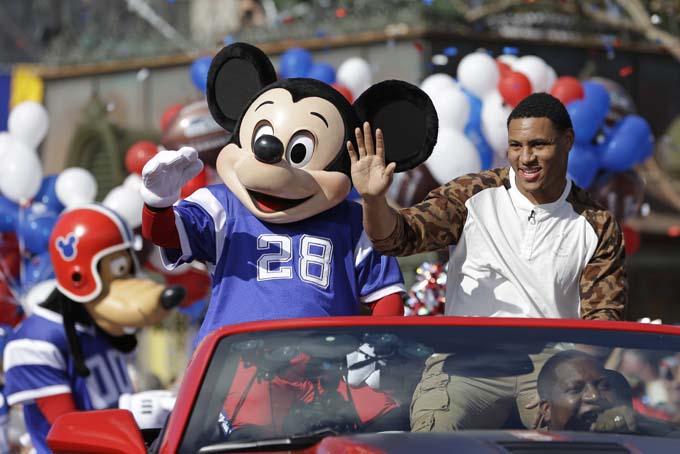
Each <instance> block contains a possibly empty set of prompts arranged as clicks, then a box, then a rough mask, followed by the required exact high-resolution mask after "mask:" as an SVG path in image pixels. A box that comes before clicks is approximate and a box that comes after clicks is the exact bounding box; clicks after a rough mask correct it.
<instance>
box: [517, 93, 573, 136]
mask: <svg viewBox="0 0 680 454" xmlns="http://www.w3.org/2000/svg"><path fill="white" fill-rule="evenodd" d="M515 118H549V119H550V121H552V123H553V125H554V126H555V129H557V130H558V131H559V132H564V131H566V130H567V129H572V125H571V118H570V117H569V113H568V112H567V109H566V108H565V107H564V104H562V103H561V102H560V100H559V99H557V98H555V97H554V96H552V95H549V94H548V93H533V94H531V95H529V96H527V97H526V98H524V99H523V100H522V101H520V103H519V104H517V107H515V108H514V109H512V112H510V115H509V116H508V123H507V125H508V126H510V120H513V119H515Z"/></svg>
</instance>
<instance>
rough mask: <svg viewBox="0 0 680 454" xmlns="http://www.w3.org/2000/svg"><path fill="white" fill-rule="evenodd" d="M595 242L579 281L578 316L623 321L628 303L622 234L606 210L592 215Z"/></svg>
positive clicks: (589, 318)
mask: <svg viewBox="0 0 680 454" xmlns="http://www.w3.org/2000/svg"><path fill="white" fill-rule="evenodd" d="M594 224H595V225H596V226H597V227H599V228H597V229H596V230H597V231H598V238H599V242H598V245H597V249H596V250H595V253H594V254H593V257H592V258H591V259H590V262H588V264H587V265H586V267H585V268H584V269H583V273H582V274H581V280H580V282H579V287H580V295H581V318H583V319H587V320H623V319H624V317H625V310H626V307H627V305H628V279H627V277H626V269H625V261H626V253H625V250H624V243H623V233H622V232H621V228H620V226H619V224H618V222H616V219H614V217H613V215H612V214H611V213H609V212H607V211H600V212H599V213H597V214H596V215H595V219H594Z"/></svg>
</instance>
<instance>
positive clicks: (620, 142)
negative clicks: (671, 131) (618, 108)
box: [602, 115, 654, 171]
mask: <svg viewBox="0 0 680 454" xmlns="http://www.w3.org/2000/svg"><path fill="white" fill-rule="evenodd" d="M653 150H654V136H653V135H652V131H651V129H650V127H649V124H648V123H647V121H645V119H644V118H642V117H640V116H638V115H627V116H626V117H624V118H623V119H622V120H621V121H619V122H618V123H617V124H616V125H614V128H613V130H612V135H611V138H610V139H609V141H607V142H606V143H605V144H604V145H603V147H602V167H604V168H606V169H608V170H613V171H622V170H627V169H629V168H631V167H632V166H633V165H635V164H636V163H638V162H641V161H643V160H645V159H647V158H648V157H649V155H650V154H651V153H652V151H653Z"/></svg>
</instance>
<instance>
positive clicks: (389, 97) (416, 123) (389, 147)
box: [354, 80, 439, 172]
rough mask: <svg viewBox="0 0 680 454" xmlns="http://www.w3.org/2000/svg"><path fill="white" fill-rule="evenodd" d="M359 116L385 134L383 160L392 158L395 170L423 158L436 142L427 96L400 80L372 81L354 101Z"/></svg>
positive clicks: (434, 117)
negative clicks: (374, 82)
mask: <svg viewBox="0 0 680 454" xmlns="http://www.w3.org/2000/svg"><path fill="white" fill-rule="evenodd" d="M354 109H355V110H356V112H357V116H358V117H359V120H360V121H361V123H362V124H363V122H365V121H368V122H369V123H370V124H371V128H372V129H373V130H374V131H375V130H376V129H377V128H380V129H381V130H382V132H383V137H384V138H385V161H386V162H387V163H390V162H396V163H397V168H396V171H397V172H403V171H405V170H409V169H412V168H414V167H416V166H418V165H419V164H421V163H422V162H424V161H425V160H426V159H427V158H428V157H429V156H430V154H432V149H433V148H434V144H435V143H436V142H437V129H438V124H439V121H438V119H437V112H436V111H435V110H434V105H433V104H432V101H431V100H430V97H429V96H427V95H426V94H425V92H424V91H422V90H421V89H420V88H418V87H416V86H414V85H411V84H409V83H407V82H403V81H401V80H386V81H384V82H380V83H378V84H375V85H373V86H372V87H370V88H369V89H368V90H366V91H365V92H364V93H362V95H361V96H359V99H357V100H356V101H355V103H354Z"/></svg>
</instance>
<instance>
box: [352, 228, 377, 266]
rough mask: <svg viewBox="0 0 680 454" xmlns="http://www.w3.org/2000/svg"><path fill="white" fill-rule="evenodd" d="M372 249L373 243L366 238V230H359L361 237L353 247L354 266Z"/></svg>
mask: <svg viewBox="0 0 680 454" xmlns="http://www.w3.org/2000/svg"><path fill="white" fill-rule="evenodd" d="M372 251H373V243H371V240H369V239H368V235H366V232H361V237H359V241H358V242H357V245H356V246H355V247H354V267H355V268H356V267H358V266H359V264H361V262H363V261H364V259H366V257H368V255H369V254H370V253H371V252H372Z"/></svg>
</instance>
